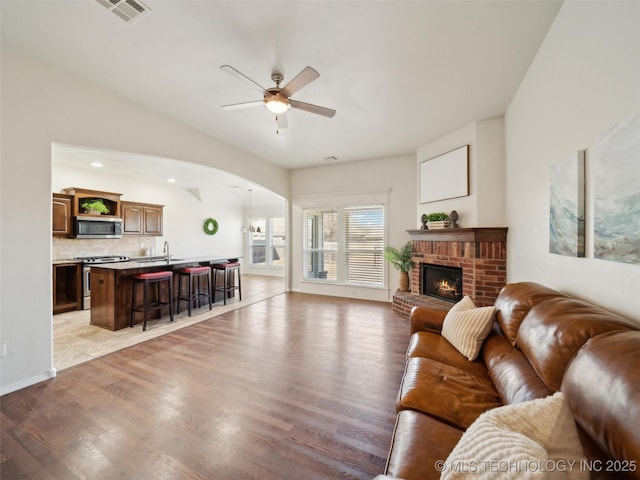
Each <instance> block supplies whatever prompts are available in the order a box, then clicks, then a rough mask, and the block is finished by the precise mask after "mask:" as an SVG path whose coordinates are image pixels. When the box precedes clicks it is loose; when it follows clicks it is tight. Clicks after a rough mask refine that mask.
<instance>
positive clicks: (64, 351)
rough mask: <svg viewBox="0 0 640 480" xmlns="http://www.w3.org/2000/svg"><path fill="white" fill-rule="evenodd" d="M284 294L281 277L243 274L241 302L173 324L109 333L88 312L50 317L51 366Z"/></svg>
mask: <svg viewBox="0 0 640 480" xmlns="http://www.w3.org/2000/svg"><path fill="white" fill-rule="evenodd" d="M282 292H284V278H280V277H268V276H261V275H246V274H245V275H242V300H238V299H237V297H235V298H233V299H230V300H228V301H227V305H223V303H222V301H221V300H220V301H218V303H216V304H214V305H213V310H209V306H208V305H207V306H205V307H203V308H200V309H195V310H194V311H193V312H192V315H191V317H189V316H187V312H186V310H185V311H183V312H180V314H179V315H175V316H174V321H173V322H172V323H169V319H168V317H167V318H164V317H163V318H161V319H158V320H154V321H151V322H148V323H147V330H146V331H145V332H143V331H142V326H141V325H137V326H135V327H133V328H123V329H122V330H118V331H115V332H112V331H111V330H106V329H104V328H101V327H96V326H95V325H91V324H90V323H89V319H90V316H91V311H90V310H77V311H74V312H68V313H61V314H58V315H54V316H53V366H54V367H55V368H56V369H57V370H58V371H60V370H64V369H65V368H69V367H72V366H73V365H78V364H80V363H83V362H86V361H88V360H92V359H94V358H97V357H101V356H103V355H106V354H107V353H111V352H115V351H116V350H120V349H122V348H125V347H128V346H131V345H135V344H137V343H140V342H144V341H146V340H149V339H151V338H155V337H158V336H160V335H164V334H165V333H168V332H171V331H173V330H177V329H179V328H183V327H186V326H189V325H193V324H194V323H198V322H201V321H203V320H206V319H208V318H211V317H215V316H217V315H220V314H222V313H225V312H228V311H230V310H236V309H238V308H241V307H244V306H246V305H251V304H252V303H255V302H259V301H261V300H264V299H266V298H269V297H272V296H274V295H278V294H280V293H282Z"/></svg>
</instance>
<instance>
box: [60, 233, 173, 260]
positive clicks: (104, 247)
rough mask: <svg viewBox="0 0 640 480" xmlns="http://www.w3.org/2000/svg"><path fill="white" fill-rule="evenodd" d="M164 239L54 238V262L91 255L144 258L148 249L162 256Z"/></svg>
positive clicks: (131, 237)
mask: <svg viewBox="0 0 640 480" xmlns="http://www.w3.org/2000/svg"><path fill="white" fill-rule="evenodd" d="M161 239H162V237H144V236H130V237H122V238H105V239H88V238H85V239H75V238H64V237H53V247H52V249H53V252H52V253H53V260H54V261H55V260H71V259H73V258H75V257H88V256H91V255H96V256H98V255H126V256H128V257H144V256H145V250H146V249H147V248H151V249H155V255H161V254H162V246H160V249H159V250H158V247H157V243H159V244H160V245H162V243H161V242H160V241H161Z"/></svg>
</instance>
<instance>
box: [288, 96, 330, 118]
mask: <svg viewBox="0 0 640 480" xmlns="http://www.w3.org/2000/svg"><path fill="white" fill-rule="evenodd" d="M289 102H290V103H291V108H297V109H298V110H304V111H305V112H309V113H315V114H316V115H322V116H323V117H329V118H333V116H334V115H335V114H336V111H335V110H333V109H331V108H325V107H319V106H318V105H312V104H310V103H305V102H299V101H298V100H292V99H289Z"/></svg>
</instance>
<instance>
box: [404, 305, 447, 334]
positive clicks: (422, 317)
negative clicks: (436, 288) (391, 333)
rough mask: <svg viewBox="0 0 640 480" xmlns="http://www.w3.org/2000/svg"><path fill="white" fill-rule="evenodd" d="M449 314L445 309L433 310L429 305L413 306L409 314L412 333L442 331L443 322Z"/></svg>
mask: <svg viewBox="0 0 640 480" xmlns="http://www.w3.org/2000/svg"><path fill="white" fill-rule="evenodd" d="M446 316H447V312H446V311H444V310H433V309H431V308H427V307H413V308H412V309H411V314H410V315H409V321H410V322H411V334H414V333H416V332H420V331H424V330H426V331H430V332H435V333H440V332H441V331H442V323H443V322H444V318H445V317H446Z"/></svg>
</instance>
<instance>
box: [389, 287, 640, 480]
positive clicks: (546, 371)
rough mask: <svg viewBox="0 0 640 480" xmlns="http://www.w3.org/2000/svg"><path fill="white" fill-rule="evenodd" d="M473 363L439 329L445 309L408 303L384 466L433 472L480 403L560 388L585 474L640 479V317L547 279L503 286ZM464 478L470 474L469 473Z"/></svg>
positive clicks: (423, 474)
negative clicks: (407, 330) (639, 320)
mask: <svg viewBox="0 0 640 480" xmlns="http://www.w3.org/2000/svg"><path fill="white" fill-rule="evenodd" d="M495 308H496V317H495V318H496V319H495V322H494V325H493V330H492V331H491V333H490V334H489V336H488V337H487V338H486V340H485V341H484V343H483V346H482V350H481V352H480V355H479V357H478V359H477V360H475V361H473V362H471V361H469V360H467V359H466V358H465V357H464V356H463V355H461V354H460V353H459V352H458V351H457V350H456V349H455V348H454V347H453V346H452V345H451V344H450V343H449V342H447V340H445V339H444V338H443V337H442V336H441V335H440V331H441V329H442V323H443V320H444V318H445V316H446V312H442V311H436V310H431V309H428V308H425V307H415V308H414V309H413V311H412V312H411V317H410V321H411V334H412V335H411V339H410V342H409V347H408V350H407V364H406V368H405V373H404V376H403V379H402V383H401V386H400V390H399V392H398V398H397V410H398V414H397V420H396V426H395V429H394V433H393V439H392V444H391V448H390V451H389V456H388V459H387V465H386V468H385V474H386V475H379V476H378V477H377V478H379V479H383V478H394V477H395V478H402V479H406V480H414V479H415V480H425V479H432V478H439V477H440V471H439V469H438V468H437V465H436V462H437V461H439V460H440V461H444V460H446V459H447V456H448V455H449V453H450V452H451V451H452V450H453V448H454V447H455V445H456V444H457V442H458V441H459V439H460V437H461V436H462V434H463V432H464V431H465V430H466V429H467V428H468V427H469V426H470V425H471V423H472V422H473V421H474V420H475V419H476V418H477V417H478V416H479V415H480V414H481V413H482V412H484V411H486V410H488V409H492V408H494V407H498V406H501V405H506V404H514V403H519V402H525V401H528V400H533V399H536V398H543V397H547V396H548V395H550V394H552V393H554V392H556V391H561V392H563V394H564V395H565V397H566V398H567V399H568V401H569V405H570V409H571V412H572V413H573V416H574V419H575V421H576V424H577V426H578V434H579V437H580V441H581V444H582V448H583V451H584V454H585V456H586V458H587V459H588V462H589V463H588V471H589V472H590V475H591V478H636V479H638V478H640V326H639V325H638V324H636V323H634V322H632V321H629V320H626V319H624V318H622V317H620V316H618V315H615V314H613V313H611V312H608V311H606V310H604V309H602V308H599V307H597V306H594V305H591V304H589V303H587V302H584V301H581V300H578V299H575V298H571V297H569V296H567V295H564V294H562V293H560V292H557V291H555V290H552V289H550V288H547V287H545V286H542V285H539V284H536V283H531V282H525V283H513V284H509V285H506V286H505V287H504V288H503V289H502V291H501V293H500V295H499V296H498V298H497V300H496V302H495ZM469 478H473V476H470V477H469Z"/></svg>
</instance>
